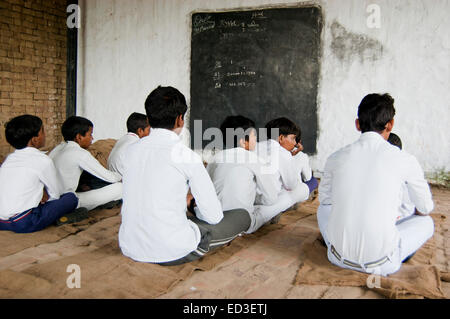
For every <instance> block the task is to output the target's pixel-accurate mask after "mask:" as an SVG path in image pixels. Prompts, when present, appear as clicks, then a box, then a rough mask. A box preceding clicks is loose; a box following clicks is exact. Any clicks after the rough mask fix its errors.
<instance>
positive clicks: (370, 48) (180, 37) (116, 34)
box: [77, 0, 450, 173]
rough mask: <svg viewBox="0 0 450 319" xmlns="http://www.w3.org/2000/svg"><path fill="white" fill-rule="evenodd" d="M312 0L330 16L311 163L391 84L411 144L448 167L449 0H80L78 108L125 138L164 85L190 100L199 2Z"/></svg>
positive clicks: (427, 163) (226, 5) (254, 4)
mask: <svg viewBox="0 0 450 319" xmlns="http://www.w3.org/2000/svg"><path fill="white" fill-rule="evenodd" d="M307 3H309V4H311V3H313V4H318V5H320V6H321V7H322V11H323V17H324V28H323V32H322V46H323V51H322V61H321V78H320V83H319V85H320V87H319V96H318V103H319V105H318V112H319V114H318V118H319V128H320V131H319V139H318V144H317V148H318V154H317V155H316V156H313V157H312V158H311V164H312V167H313V169H314V170H315V171H316V172H319V173H320V171H322V170H323V167H324V164H325V161H326V158H327V157H328V156H329V155H330V154H331V153H332V152H334V151H335V150H337V149H339V148H341V147H342V146H344V145H346V144H348V143H351V142H353V141H354V140H355V139H357V138H358V136H359V133H358V132H357V131H356V130H355V128H354V120H355V118H356V112H357V106H358V105H359V102H360V101H361V99H362V98H363V97H364V96H365V95H366V94H368V93H372V92H377V93H384V92H389V93H390V94H391V95H392V96H393V97H394V98H395V107H396V110H397V114H396V117H395V120H396V122H395V127H394V132H396V133H397V134H398V135H399V136H400V137H401V138H402V140H403V144H404V149H406V150H407V151H409V152H410V153H412V154H413V155H415V156H416V157H417V158H418V160H419V161H420V163H421V165H422V166H423V168H424V170H425V171H427V172H435V171H438V170H441V169H444V170H446V171H450V143H449V141H448V138H449V135H450V134H449V132H450V129H449V123H450V111H449V110H450V108H449V101H450V90H449V88H450V85H449V78H450V77H449V61H450V54H449V52H450V42H449V36H448V31H449V30H450V19H448V16H447V15H448V12H450V2H449V1H447V0H432V1H430V0H414V1H412V0H410V1H408V0H322V1H308V2H306V1H289V0H286V1H283V2H279V1H274V0H240V1H238V0H226V1H225V0H126V1H124V0H81V1H80V7H81V10H82V11H81V13H82V23H81V29H80V30H79V66H78V102H77V113H78V115H81V116H85V117H88V118H89V119H91V120H92V121H93V122H94V125H95V127H94V136H95V138H96V139H103V138H119V137H120V136H121V135H122V134H124V133H125V131H126V128H125V121H126V119H127V117H128V115H129V114H130V113H131V112H133V111H138V112H142V113H145V110H144V101H145V98H146V96H147V95H148V94H149V93H150V91H151V90H152V89H154V88H155V87H156V86H158V85H160V84H161V85H171V86H174V87H176V88H178V89H179V90H180V91H181V92H182V93H184V95H185V96H186V98H187V99H188V101H189V99H190V98H189V91H190V83H189V81H190V80H189V78H190V73H189V72H190V40H191V22H190V21H191V13H192V12H194V11H203V10H208V11H210V10H228V9H236V8H260V7H269V6H275V7H276V6H288V5H300V4H307ZM369 4H377V5H378V6H379V7H380V9H381V12H380V13H381V20H380V28H379V29H377V28H369V27H368V26H367V20H368V17H369V16H370V14H371V13H370V12H369V13H368V12H366V10H367V7H368V5H369Z"/></svg>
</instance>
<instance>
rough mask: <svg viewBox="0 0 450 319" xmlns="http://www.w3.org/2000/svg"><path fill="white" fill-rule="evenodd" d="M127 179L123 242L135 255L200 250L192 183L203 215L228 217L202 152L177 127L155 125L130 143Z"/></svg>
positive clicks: (164, 257)
mask: <svg viewBox="0 0 450 319" xmlns="http://www.w3.org/2000/svg"><path fill="white" fill-rule="evenodd" d="M123 182H124V187H123V199H124V203H123V206H122V224H121V227H120V230H119V243H120V247H121V249H122V252H123V253H124V255H126V256H128V257H131V258H132V259H134V260H137V261H143V262H166V261H170V260H176V259H178V258H181V257H183V256H185V255H187V254H189V253H190V252H191V251H193V250H195V248H196V246H197V244H198V242H199V240H200V232H199V229H198V227H197V226H196V225H195V224H194V223H193V222H192V221H190V220H189V219H187V216H186V195H187V192H188V189H189V187H191V191H192V194H193V195H194V196H195V198H196V202H197V205H198V209H199V211H198V212H197V217H199V214H201V217H202V218H201V219H203V220H205V221H206V222H208V223H212V224H215V223H217V222H219V221H220V220H221V218H222V217H223V213H222V209H221V205H220V203H219V201H218V200H217V196H216V194H215V191H214V186H213V185H212V182H211V180H210V178H209V176H208V174H207V172H206V170H205V168H204V166H203V163H202V161H201V159H200V157H199V156H198V155H196V154H195V153H194V152H193V151H192V150H190V149H189V148H187V147H186V146H184V145H183V144H182V143H181V140H180V138H179V137H178V136H177V135H176V134H175V133H174V132H172V131H169V130H166V129H152V133H151V134H150V135H149V136H148V137H145V138H142V139H141V140H140V141H139V142H137V143H134V144H132V145H131V146H130V147H129V148H128V154H127V158H126V161H125V163H124V175H123ZM142 225H146V227H142Z"/></svg>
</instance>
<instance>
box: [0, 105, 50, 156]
mask: <svg viewBox="0 0 450 319" xmlns="http://www.w3.org/2000/svg"><path fill="white" fill-rule="evenodd" d="M41 128H42V120H41V119H40V118H39V117H37V116H34V115H29V114H25V115H20V116H17V117H14V118H12V119H11V120H10V121H9V122H8V123H6V124H5V137H6V140H7V141H8V143H9V144H11V146H12V147H14V148H15V149H18V150H20V149H23V148H25V147H27V145H28V142H29V141H30V140H31V139H32V138H33V137H35V136H38V135H39V131H40V130H41Z"/></svg>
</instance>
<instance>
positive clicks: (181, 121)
mask: <svg viewBox="0 0 450 319" xmlns="http://www.w3.org/2000/svg"><path fill="white" fill-rule="evenodd" d="M183 126H184V115H183V114H180V115H178V116H177V118H176V120H175V126H174V128H175V129H176V128H180V127H183Z"/></svg>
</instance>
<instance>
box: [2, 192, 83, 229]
mask: <svg viewBox="0 0 450 319" xmlns="http://www.w3.org/2000/svg"><path fill="white" fill-rule="evenodd" d="M77 205H78V198H77V197H76V196H75V194H74V193H66V194H63V195H61V196H60V198H59V199H57V200H52V201H48V202H46V203H45V204H40V205H39V206H38V207H36V208H32V209H30V210H27V211H25V212H23V213H20V214H17V215H15V216H13V217H11V218H10V219H8V220H0V230H9V231H12V232H15V233H32V232H35V231H39V230H42V229H44V228H45V227H47V226H49V225H51V224H53V223H54V222H55V221H56V220H57V219H58V218H60V217H61V216H63V215H65V214H68V213H70V212H71V211H73V210H74V209H75V208H77Z"/></svg>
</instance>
